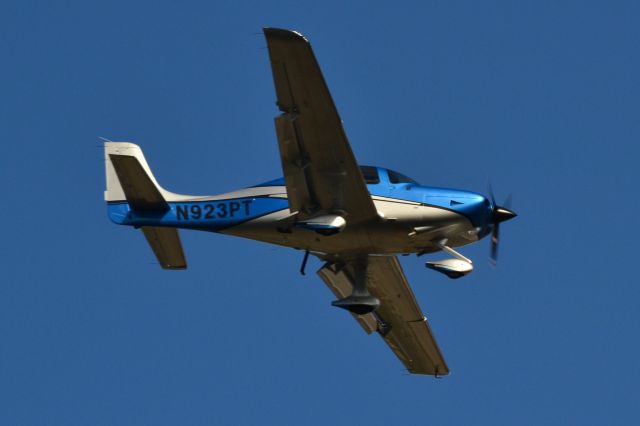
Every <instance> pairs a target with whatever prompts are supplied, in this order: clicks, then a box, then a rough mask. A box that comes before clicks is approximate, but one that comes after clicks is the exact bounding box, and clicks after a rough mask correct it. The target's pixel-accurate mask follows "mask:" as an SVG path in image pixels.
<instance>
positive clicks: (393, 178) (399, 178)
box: [387, 170, 418, 185]
mask: <svg viewBox="0 0 640 426" xmlns="http://www.w3.org/2000/svg"><path fill="white" fill-rule="evenodd" d="M387 174H388V175H389V182H390V183H415V184H416V185H417V184H418V182H416V181H415V180H413V179H411V178H410V177H408V176H405V175H403V174H402V173H398V172H394V171H393V170H387Z"/></svg>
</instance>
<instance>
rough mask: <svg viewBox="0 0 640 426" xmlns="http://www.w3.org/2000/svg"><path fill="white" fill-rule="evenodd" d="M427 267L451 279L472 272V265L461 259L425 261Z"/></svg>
mask: <svg viewBox="0 0 640 426" xmlns="http://www.w3.org/2000/svg"><path fill="white" fill-rule="evenodd" d="M424 266H426V267H427V268H429V269H433V270H434V271H438V272H441V273H443V274H445V275H446V276H448V277H449V278H452V279H457V278H460V277H464V276H465V275H467V274H470V273H471V272H473V265H472V264H471V263H469V262H465V261H464V260H461V259H443V260H434V261H431V262H427V263H425V265H424Z"/></svg>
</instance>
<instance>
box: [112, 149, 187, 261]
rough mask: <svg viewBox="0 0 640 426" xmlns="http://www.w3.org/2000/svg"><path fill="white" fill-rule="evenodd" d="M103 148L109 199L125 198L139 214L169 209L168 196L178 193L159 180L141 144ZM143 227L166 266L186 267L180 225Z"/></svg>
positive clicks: (119, 199)
mask: <svg viewBox="0 0 640 426" xmlns="http://www.w3.org/2000/svg"><path fill="white" fill-rule="evenodd" d="M104 152H105V168H106V173H107V190H106V191H105V193H104V198H105V201H107V202H108V203H109V202H122V201H126V202H127V203H128V204H129V206H130V207H131V209H132V210H133V211H134V212H136V213H138V214H142V215H144V214H156V215H157V214H162V213H165V212H167V211H168V210H169V209H170V207H169V204H168V202H167V200H173V199H175V198H177V197H179V196H177V194H173V193H171V192H169V191H166V190H165V189H163V188H162V187H161V186H160V185H159V184H158V182H157V181H156V179H155V177H153V173H151V169H150V168H149V165H148V164H147V161H146V160H145V158H144V154H143V153H142V150H141V149H140V147H139V146H138V145H136V144H132V143H129V142H105V144H104ZM142 231H143V233H144V235H145V237H146V239H147V242H148V243H149V245H150V246H151V248H152V249H153V252H154V253H155V255H156V257H157V258H158V262H160V265H161V266H162V267H163V268H165V269H185V268H186V267H187V263H186V260H185V258H184V252H183V250H182V244H181V242H180V236H179V234H178V230H177V229H174V228H162V227H154V226H143V227H142Z"/></svg>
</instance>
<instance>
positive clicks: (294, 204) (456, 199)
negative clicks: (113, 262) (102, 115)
mask: <svg viewBox="0 0 640 426" xmlns="http://www.w3.org/2000/svg"><path fill="white" fill-rule="evenodd" d="M263 31H264V36H265V38H266V41H267V46H268V51H269V58H270V62H271V70H272V73H273V79H274V83H275V91H276V97H277V102H276V105H277V107H278V109H279V111H280V113H279V114H278V115H277V117H275V128H276V135H277V140H278V147H279V150H280V157H281V165H282V170H283V174H284V177H282V178H279V179H275V180H271V181H267V182H264V183H261V184H258V185H255V186H252V187H249V188H243V189H238V190H236V191H232V192H229V193H225V194H220V195H211V196H195V195H182V194H176V193H173V192H169V191H167V190H166V189H164V188H163V187H161V186H160V185H159V184H158V182H157V181H156V179H155V177H154V176H153V174H152V172H151V169H150V168H149V165H148V164H147V161H146V160H145V157H144V154H143V152H142V150H141V148H140V147H139V146H138V145H135V144H133V143H129V142H112V141H105V143H104V149H105V167H106V186H107V189H106V191H105V200H106V202H107V211H108V216H109V218H110V219H111V221H113V222H114V223H116V224H119V225H127V226H132V227H134V228H136V229H141V230H142V232H143V234H144V236H145V237H146V240H147V242H148V244H149V245H150V246H151V248H152V250H153V252H154V253H155V255H156V257H157V259H158V262H159V263H160V266H161V267H162V268H165V269H184V268H186V267H187V263H186V260H185V256H184V252H183V249H182V243H181V241H180V237H179V234H178V229H191V230H198V231H209V232H217V233H221V234H227V235H233V236H237V237H243V238H248V239H252V240H257V241H261V242H266V243H271V244H276V245H279V246H285V247H291V248H294V249H297V250H302V251H304V257H303V261H302V265H301V268H300V272H301V273H302V274H303V275H304V274H305V267H306V264H307V260H308V258H309V255H310V254H313V255H314V256H316V257H318V258H319V259H321V260H322V261H323V262H324V264H323V266H322V267H321V268H320V269H319V270H318V271H317V274H318V275H319V276H320V278H321V279H322V280H323V281H324V283H325V284H326V285H327V286H328V287H329V289H330V290H331V292H333V293H334V295H335V296H336V297H337V299H336V300H335V301H334V302H332V305H333V306H336V307H339V308H343V309H346V310H347V311H349V312H350V313H351V315H352V316H353V317H354V319H355V320H356V321H357V322H358V323H359V324H360V326H361V327H362V328H363V329H364V330H365V332H367V333H368V334H371V333H373V332H377V333H378V334H379V335H380V336H381V337H382V338H383V339H384V341H385V342H386V343H387V344H388V345H389V347H390V348H391V349H392V350H393V352H394V353H395V354H396V356H397V357H398V358H399V360H400V361H401V362H402V363H403V364H404V366H405V367H406V369H407V370H408V371H409V372H410V373H414V374H424V375H431V376H436V377H439V376H445V375H447V374H449V372H450V371H449V367H448V366H447V363H446V362H445V360H444V357H443V356H442V353H441V351H440V348H439V347H438V344H437V343H436V340H435V338H434V336H433V332H432V331H431V328H430V327H429V324H428V322H427V319H426V317H425V316H424V314H423V313H422V310H421V309H420V306H419V305H418V302H417V301H416V298H415V296H414V294H413V292H412V290H411V287H410V286H409V283H408V282H407V279H406V277H405V275H404V273H403V271H402V267H401V266H400V263H399V262H398V259H397V257H396V256H397V255H408V254H417V255H418V256H420V255H423V254H427V253H435V252H445V253H446V254H448V255H450V256H451V257H450V258H447V259H444V260H437V261H430V262H427V263H426V266H427V267H428V268H430V269H433V270H435V271H438V272H441V273H443V274H445V275H447V276H448V277H450V278H453V279H455V278H460V277H462V276H465V275H467V274H469V273H471V272H472V270H473V262H472V261H471V260H470V259H468V258H466V257H465V256H463V255H462V254H461V253H460V252H458V251H457V250H456V248H457V247H461V246H465V245H467V244H471V243H474V242H477V241H479V240H481V239H482V238H483V237H485V236H488V235H491V259H492V260H493V261H495V260H496V259H497V250H498V238H499V229H500V228H499V225H500V223H502V222H505V221H507V220H510V219H512V218H514V217H515V216H516V213H515V212H513V211H512V210H511V209H510V208H509V206H508V205H507V203H505V206H498V205H497V204H496V202H495V199H494V196H493V191H491V190H490V191H489V192H490V196H489V197H485V196H483V195H481V194H478V193H475V192H470V191H462V190H455V189H444V188H435V187H430V186H423V185H420V184H419V183H417V182H416V181H415V180H413V179H411V178H409V177H407V176H405V175H403V174H401V173H398V172H396V171H393V170H389V169H386V168H383V167H375V166H360V165H358V163H357V161H356V159H355V157H354V154H353V152H352V150H351V147H350V145H349V142H348V140H347V136H346V135H345V132H344V129H343V126H342V121H341V119H340V116H339V115H338V111H337V110H336V107H335V104H334V102H333V100H332V97H331V94H330V92H329V89H328V87H327V85H326V83H325V80H324V77H323V75H322V72H321V70H320V67H319V65H318V62H317V60H316V58H315V55H314V53H313V50H312V48H311V44H310V43H309V41H308V40H307V39H306V38H305V37H304V36H303V35H302V34H300V33H298V32H296V31H291V30H286V29H279V28H264V30H263ZM509 198H510V197H509Z"/></svg>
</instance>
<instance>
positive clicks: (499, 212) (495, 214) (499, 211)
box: [488, 183, 517, 265]
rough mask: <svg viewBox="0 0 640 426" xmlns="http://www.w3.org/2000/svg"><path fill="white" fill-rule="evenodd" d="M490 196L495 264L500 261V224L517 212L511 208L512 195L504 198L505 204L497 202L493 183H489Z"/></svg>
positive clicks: (493, 258)
mask: <svg viewBox="0 0 640 426" xmlns="http://www.w3.org/2000/svg"><path fill="white" fill-rule="evenodd" d="M488 191H489V197H491V205H492V206H493V211H492V212H491V221H492V225H493V229H492V231H491V255H490V260H491V263H492V264H493V265H495V264H497V263H498V243H499V241H500V224H501V223H502V222H506V221H507V220H510V219H513V218H514V217H516V216H517V214H516V213H515V212H514V211H513V210H511V201H512V198H513V197H512V196H511V194H509V196H508V197H507V198H506V199H505V200H504V206H499V205H497V204H496V197H495V195H494V194H493V188H492V187H491V183H489V184H488Z"/></svg>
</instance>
